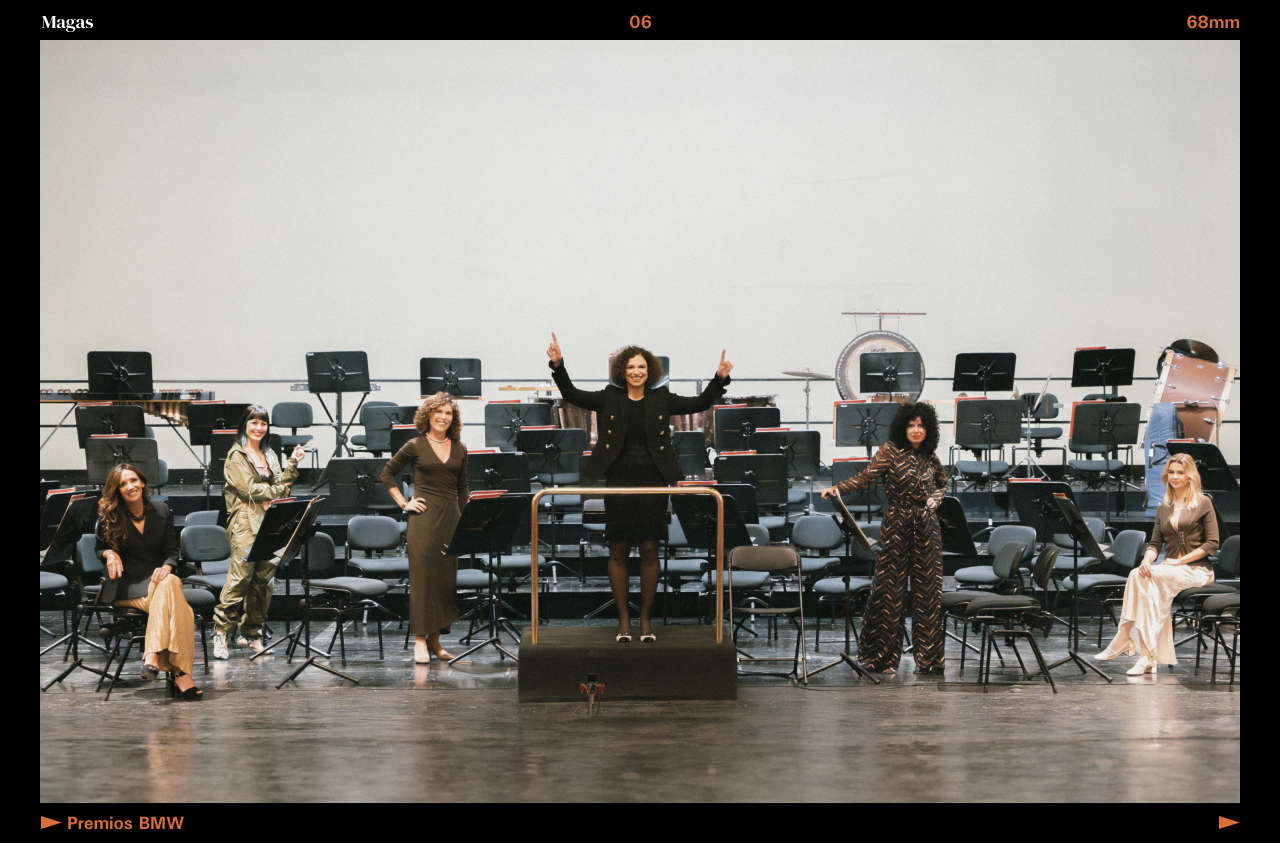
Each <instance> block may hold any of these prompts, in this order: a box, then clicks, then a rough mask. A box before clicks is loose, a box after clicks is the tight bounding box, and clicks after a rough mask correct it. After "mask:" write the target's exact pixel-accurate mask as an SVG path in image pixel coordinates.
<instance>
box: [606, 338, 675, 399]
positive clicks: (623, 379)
mask: <svg viewBox="0 0 1280 843" xmlns="http://www.w3.org/2000/svg"><path fill="white" fill-rule="evenodd" d="M637 354H639V355H640V356H641V357H643V358H644V362H645V364H646V365H647V366H648V367H649V379H648V380H647V381H645V382H644V385H645V386H653V385H654V384H656V383H657V382H658V381H660V380H662V361H661V360H659V359H658V358H657V357H655V356H654V355H653V352H652V351H650V350H649V349H647V348H641V347H640V346H638V345H629V346H626V347H625V348H620V349H618V353H617V354H615V355H613V359H612V360H610V361H609V380H611V381H613V382H614V383H616V384H617V385H618V386H620V387H622V388H623V389H625V388H626V386H627V364H628V363H630V362H631V358H632V357H635V356H636V355H637Z"/></svg>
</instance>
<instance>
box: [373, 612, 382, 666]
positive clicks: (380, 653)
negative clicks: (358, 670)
mask: <svg viewBox="0 0 1280 843" xmlns="http://www.w3.org/2000/svg"><path fill="white" fill-rule="evenodd" d="M375 623H376V624H377V625H378V659H379V660H381V659H382V658H383V656H382V621H375Z"/></svg>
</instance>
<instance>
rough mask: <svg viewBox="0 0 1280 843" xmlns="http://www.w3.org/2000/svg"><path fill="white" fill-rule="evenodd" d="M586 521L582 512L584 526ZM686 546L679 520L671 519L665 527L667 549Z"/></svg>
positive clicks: (687, 541) (685, 538) (686, 541)
mask: <svg viewBox="0 0 1280 843" xmlns="http://www.w3.org/2000/svg"><path fill="white" fill-rule="evenodd" d="M587 503H591V501H587ZM586 520H587V516H586V513H585V511H584V513H583V516H582V521H583V523H584V524H585V523H586ZM688 546H689V538H688V537H687V536H686V535H685V534H684V530H683V529H682V528H681V527H680V519H679V518H672V519H671V523H670V524H668V525H667V547H672V548H675V547H688Z"/></svg>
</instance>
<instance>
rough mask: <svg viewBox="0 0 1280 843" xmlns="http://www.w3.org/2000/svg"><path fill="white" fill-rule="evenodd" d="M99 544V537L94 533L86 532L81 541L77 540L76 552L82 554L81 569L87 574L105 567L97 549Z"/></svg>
mask: <svg viewBox="0 0 1280 843" xmlns="http://www.w3.org/2000/svg"><path fill="white" fill-rule="evenodd" d="M97 546H98V537H97V536H95V535H94V534H93V533H85V534H84V535H83V536H81V537H80V541H78V542H76V552H77V553H78V554H80V569H81V570H82V571H84V572H85V573H86V574H88V573H94V572H97V571H101V570H102V568H103V565H102V557H100V556H98V552H97V550H96V548H97Z"/></svg>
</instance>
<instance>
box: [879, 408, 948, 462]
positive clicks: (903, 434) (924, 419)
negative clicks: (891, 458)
mask: <svg viewBox="0 0 1280 843" xmlns="http://www.w3.org/2000/svg"><path fill="white" fill-rule="evenodd" d="M912 419H920V422H921V423H922V424H923V425H924V441H923V442H921V443H920V455H921V456H923V457H929V456H933V452H934V451H936V450H938V440H939V435H938V412H937V411H936V410H934V409H933V405H932V404H926V403H925V402H923V401H921V402H919V403H917V404H903V405H902V406H901V407H899V408H898V412H897V414H896V415H894V417H893V423H892V424H890V425H889V441H890V442H892V443H893V444H895V445H897V446H898V447H899V448H901V449H903V450H904V451H910V450H911V442H910V440H908V439H907V425H909V424H911V421H912Z"/></svg>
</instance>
